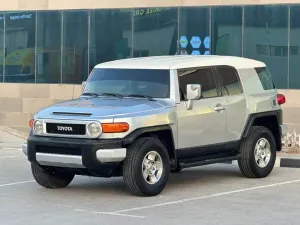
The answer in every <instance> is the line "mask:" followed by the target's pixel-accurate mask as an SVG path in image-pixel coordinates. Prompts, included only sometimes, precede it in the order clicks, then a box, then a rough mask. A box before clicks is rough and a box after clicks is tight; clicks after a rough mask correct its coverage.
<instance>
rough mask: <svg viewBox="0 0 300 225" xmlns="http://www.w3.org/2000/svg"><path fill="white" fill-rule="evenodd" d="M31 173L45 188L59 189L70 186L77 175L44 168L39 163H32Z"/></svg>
mask: <svg viewBox="0 0 300 225" xmlns="http://www.w3.org/2000/svg"><path fill="white" fill-rule="evenodd" d="M31 172H32V175H33V177H34V179H35V181H36V182H37V183H38V184H39V185H41V186H42V187H45V188H50V189H57V188H64V187H66V186H68V185H69V184H70V183H71V182H72V180H73V179H74V176H75V174H73V173H69V172H66V171H63V170H60V169H57V168H51V167H48V168H42V167H41V166H40V165H39V164H38V163H36V162H32V163H31Z"/></svg>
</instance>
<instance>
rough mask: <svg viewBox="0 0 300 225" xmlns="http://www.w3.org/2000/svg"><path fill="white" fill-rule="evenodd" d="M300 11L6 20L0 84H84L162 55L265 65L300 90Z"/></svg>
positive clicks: (215, 9) (156, 11) (32, 15)
mask: <svg viewBox="0 0 300 225" xmlns="http://www.w3.org/2000/svg"><path fill="white" fill-rule="evenodd" d="M299 40H300V5H287V4H285V5H259V6H255V5H253V6H212V7H179V8H137V9H91V10H62V11H26V12H1V13H0V49H1V51H0V64H1V65H2V66H0V82H11V83H63V84H80V83H81V82H82V81H84V80H86V79H87V77H88V75H89V74H90V72H91V70H92V69H93V67H94V66H95V65H96V64H98V63H102V62H107V61H110V60H116V59H124V58H131V57H145V56H159V55H183V54H188V55H191V54H193V55H209V54H214V55H232V56H243V57H247V58H252V59H257V60H260V61H263V62H265V63H266V64H267V66H268V67H269V71H270V72H271V75H272V77H273V79H274V82H275V85H276V87H277V88H280V89H300V72H299V71H300V56H299V55H300V54H299V46H300V41H299Z"/></svg>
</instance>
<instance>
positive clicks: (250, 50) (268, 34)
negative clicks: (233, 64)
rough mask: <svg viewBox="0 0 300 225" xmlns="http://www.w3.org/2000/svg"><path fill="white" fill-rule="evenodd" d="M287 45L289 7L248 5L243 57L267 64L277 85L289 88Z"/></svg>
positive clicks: (246, 8) (246, 7)
mask: <svg viewBox="0 0 300 225" xmlns="http://www.w3.org/2000/svg"><path fill="white" fill-rule="evenodd" d="M287 47H288V7H287V6H272V5H268V6H245V29H244V57H247V58H251V59H256V60H259V61H262V62H264V63H266V65H267V66H268V68H269V70H270V73H271V75H272V79H273V80H274V83H275V85H276V87H277V88H287V75H288V56H287V53H286V51H287ZM257 48H259V49H260V50H257Z"/></svg>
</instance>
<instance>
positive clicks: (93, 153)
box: [22, 136, 126, 170]
mask: <svg viewBox="0 0 300 225" xmlns="http://www.w3.org/2000/svg"><path fill="white" fill-rule="evenodd" d="M22 151H23V153H24V154H25V155H26V156H27V157H28V160H29V161H35V162H38V163H39V164H40V165H44V166H54V167H68V168H87V169H92V170H99V169H102V168H103V167H104V166H108V165H110V164H118V163H120V162H122V161H123V160H124V158H125V157H126V148H123V147H122V140H120V139H112V140H91V139H84V140H83V139H73V138H54V137H37V136H30V137H29V138H28V140H27V143H24V144H23V146H22Z"/></svg>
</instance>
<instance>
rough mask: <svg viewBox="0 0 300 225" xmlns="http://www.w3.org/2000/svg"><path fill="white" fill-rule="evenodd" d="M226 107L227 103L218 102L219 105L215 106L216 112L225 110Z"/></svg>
mask: <svg viewBox="0 0 300 225" xmlns="http://www.w3.org/2000/svg"><path fill="white" fill-rule="evenodd" d="M225 109H226V106H225V105H221V104H217V105H216V106H215V111H216V112H220V111H222V110H225Z"/></svg>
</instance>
